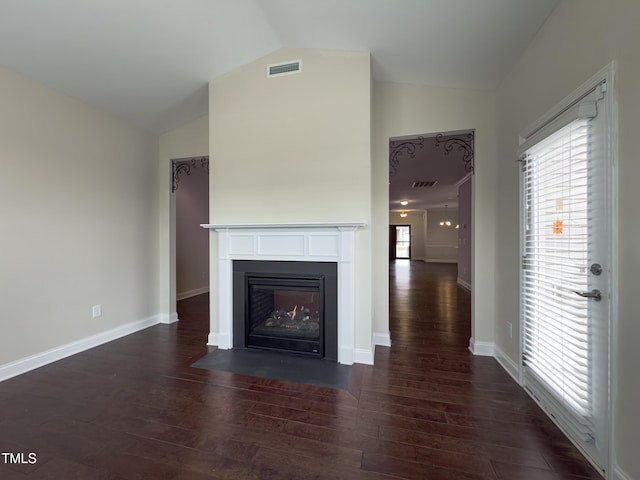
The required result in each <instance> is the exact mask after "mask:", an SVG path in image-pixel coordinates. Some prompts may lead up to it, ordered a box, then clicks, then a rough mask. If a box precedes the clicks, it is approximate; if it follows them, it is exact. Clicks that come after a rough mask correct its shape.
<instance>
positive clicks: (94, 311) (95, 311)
mask: <svg viewBox="0 0 640 480" xmlns="http://www.w3.org/2000/svg"><path fill="white" fill-rule="evenodd" d="M91 315H92V316H93V318H98V317H101V316H102V305H94V306H93V307H91Z"/></svg>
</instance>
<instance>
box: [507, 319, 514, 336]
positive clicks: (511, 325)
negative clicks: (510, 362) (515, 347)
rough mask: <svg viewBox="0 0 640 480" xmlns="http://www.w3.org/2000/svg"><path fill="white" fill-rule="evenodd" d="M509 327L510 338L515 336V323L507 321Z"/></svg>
mask: <svg viewBox="0 0 640 480" xmlns="http://www.w3.org/2000/svg"><path fill="white" fill-rule="evenodd" d="M507 328H508V329H509V338H513V323H511V322H507Z"/></svg>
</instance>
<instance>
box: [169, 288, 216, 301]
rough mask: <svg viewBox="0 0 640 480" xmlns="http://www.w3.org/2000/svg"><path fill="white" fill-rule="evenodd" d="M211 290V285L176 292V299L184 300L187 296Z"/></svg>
mask: <svg viewBox="0 0 640 480" xmlns="http://www.w3.org/2000/svg"><path fill="white" fill-rule="evenodd" d="M208 292H209V286H208V285H207V286H206V287H200V288H195V289H193V290H188V291H186V292H179V293H177V294H176V300H184V299H185V298H191V297H195V296H196V295H202V294H203V293H208Z"/></svg>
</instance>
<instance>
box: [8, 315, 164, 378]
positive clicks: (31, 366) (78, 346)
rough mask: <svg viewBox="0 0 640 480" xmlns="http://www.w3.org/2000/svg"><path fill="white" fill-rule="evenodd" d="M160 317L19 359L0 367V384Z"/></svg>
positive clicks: (114, 337) (154, 323) (158, 320)
mask: <svg viewBox="0 0 640 480" xmlns="http://www.w3.org/2000/svg"><path fill="white" fill-rule="evenodd" d="M160 317H161V316H160V315H154V316H152V317H149V318H146V319H144V320H139V321H137V322H131V323H127V324H126V325H122V326H120V327H116V328H114V329H111V330H107V331H106V332H102V333H98V334H96V335H92V336H90V337H86V338H83V339H80V340H76V341H75V342H71V343H67V344H66V345H62V346H60V347H56V348H52V349H51V350H47V351H45V352H41V353H37V354H35V355H31V356H29V357H25V358H21V359H20V360H16V361H15V362H11V363H7V364H4V365H0V382H1V381H3V380H7V379H9V378H12V377H15V376H17V375H21V374H23V373H26V372H29V371H31V370H35V369H36V368H40V367H43V366H45V365H48V364H49V363H53V362H57V361H58V360H62V359H63V358H67V357H70V356H71V355H75V354H76V353H80V352H83V351H85V350H89V349H90V348H93V347H97V346H98V345H102V344H103V343H107V342H111V341H112V340H116V339H118V338H121V337H124V336H127V335H130V334H132V333H135V332H137V331H139V330H143V329H145V328H148V327H152V326H153V325H157V324H158V323H160V320H161V318H160Z"/></svg>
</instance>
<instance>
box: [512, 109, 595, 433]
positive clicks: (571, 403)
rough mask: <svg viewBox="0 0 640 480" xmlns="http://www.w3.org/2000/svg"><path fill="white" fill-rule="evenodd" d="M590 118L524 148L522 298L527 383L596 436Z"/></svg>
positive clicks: (566, 417) (558, 411) (560, 412)
mask: <svg viewBox="0 0 640 480" xmlns="http://www.w3.org/2000/svg"><path fill="white" fill-rule="evenodd" d="M589 150H590V120H589V119H579V118H576V119H574V120H572V121H570V122H569V123H567V124H566V125H564V126H562V127H561V128H559V129H558V130H556V131H555V132H553V133H551V134H549V135H547V136H546V137H545V138H543V139H541V140H540V141H538V142H537V143H535V144H534V145H532V146H529V147H528V148H527V149H526V151H525V152H524V155H523V208H524V212H523V215H524V225H523V228H524V231H523V264H522V287H521V296H522V298H521V304H522V320H523V326H524V337H523V362H524V366H525V376H526V383H527V385H528V387H529V388H530V389H531V390H532V391H533V393H534V394H536V395H537V396H539V397H544V401H545V403H549V404H552V405H553V406H555V408H554V410H556V415H560V416H562V417H563V423H565V424H568V425H569V426H570V428H571V429H572V430H573V431H574V433H575V434H576V435H579V436H580V437H581V438H582V439H583V440H587V439H588V438H590V437H591V435H592V433H591V422H592V420H591V419H592V415H593V412H592V404H593V402H592V375H591V372H592V368H591V362H592V359H591V354H590V341H591V335H592V329H591V326H590V324H589V308H590V302H589V301H585V299H584V298H582V297H580V296H579V295H577V294H576V293H575V292H586V291H588V290H589V280H588V275H587V273H588V262H589V248H590V244H591V242H590V234H591V231H590V225H589V216H590V215H589V214H590V212H589V209H590V201H591V200H590V188H589V168H588V166H589V159H590V154H589Z"/></svg>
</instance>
